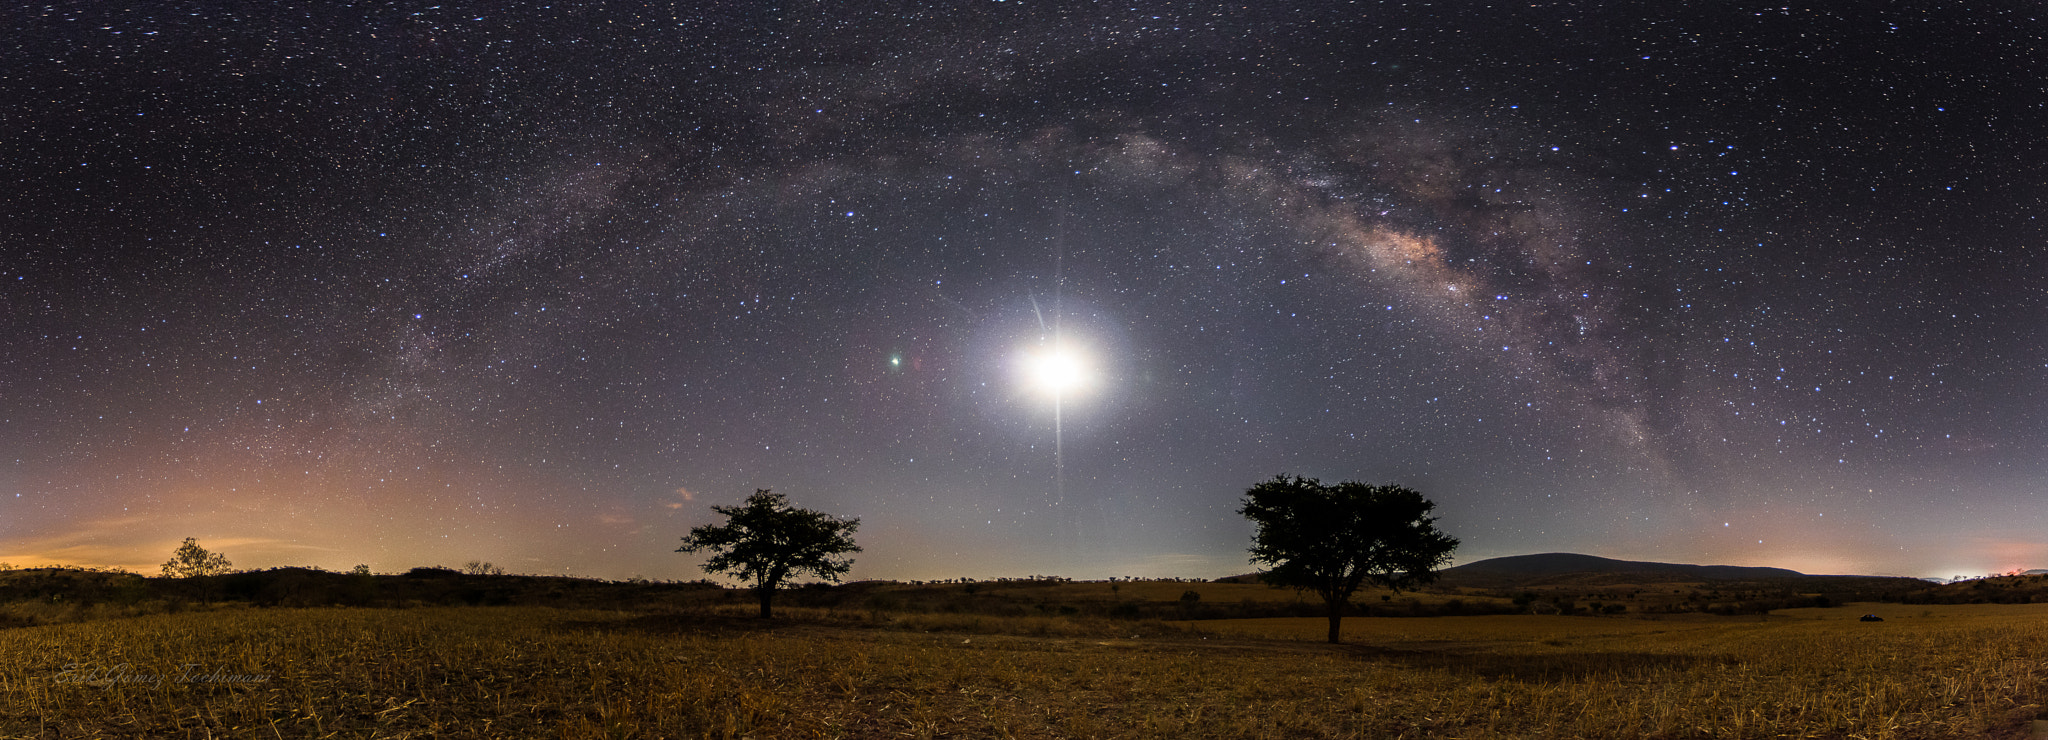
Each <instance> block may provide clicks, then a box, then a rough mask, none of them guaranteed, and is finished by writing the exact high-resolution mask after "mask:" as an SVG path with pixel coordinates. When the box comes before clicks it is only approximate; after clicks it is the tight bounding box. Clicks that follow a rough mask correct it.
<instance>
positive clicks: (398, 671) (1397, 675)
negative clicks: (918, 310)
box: [0, 605, 2048, 738]
mask: <svg viewBox="0 0 2048 740" xmlns="http://www.w3.org/2000/svg"><path fill="white" fill-rule="evenodd" d="M747 608H749V607H746V606H744V605H734V606H731V607H716V608H706V609H702V610H698V611H694V612H687V613H669V614H645V613H630V612H615V611H574V610H560V609H552V608H539V607H447V608H440V607H437V608H422V609H346V608H319V609H250V608H222V609H214V610H192V611H185V612H181V613H175V614H154V615H144V616H137V617H131V618H123V619H110V620H105V621H92V622H80V623H70V624H50V625H44V626H37V627H24V628H16V629H11V630H6V631H4V632H0V651H4V654H5V661H4V663H0V737H39V738H73V737H170V738H182V737H191V738H208V737H211V738H301V737H336V738H373V737H374V738H400V737H568V738H584V737H619V738H697V737H715V738H742V737H751V738H805V737H818V738H829V737H861V738H885V737H886V738H898V737H910V738H918V737H961V738H982V737H987V738H1053V737H1077V738H1086V737H1130V738H1180V737H1218V738H1302V737H1359V738H1398V737H1410V738H1415V737H1444V738H1464V737H1471V738H1496V737H1497V738H1508V737H1513V738H1641V737H1651V738H1777V737H1813V738H1956V737H2001V738H2026V737H2029V736H2030V734H2031V730H2030V727H2031V724H2030V723H2031V722H2032V721H2033V720H2035V719H2037V718H2042V717H2044V716H2048V711H2044V709H2043V704H2044V703H2048V696H2044V693H2048V606H2027V605H2019V606H1976V605H1971V606H1946V607H1945V606H1932V607H1902V606H1896V605H1872V606H1864V605H1851V606H1848V607H1841V608H1836V609H1812V610H1792V611H1790V612H1788V613H1786V614H1785V615H1782V616H1773V617H1770V618H1769V619H1760V618H1757V617H1747V618H1735V619H1718V618H1700V619H1689V620H1667V621H1655V620H1639V619H1613V618H1591V617H1540V616H1487V617H1444V618H1425V619H1362V618H1354V619H1348V620H1346V621H1345V628H1346V635H1347V639H1348V640H1350V641H1351V644H1348V645H1343V646H1330V645H1324V644H1320V643H1318V642H1316V640H1318V639H1320V637H1321V635H1322V630H1323V625H1322V623H1321V622H1320V620H1313V619H1275V620H1215V621H1205V622H1198V623H1188V624H1169V623H1163V622H1156V621H1125V620H1108V619H1085V618H1066V617H1058V616H1048V617H995V616H983V615H970V614H891V613H886V612H877V611H873V610H862V611H853V610H845V611H837V612H831V611H823V610H815V609H802V608H791V609H788V610H787V612H788V615H789V616H788V618H787V619H783V620H778V622H776V623H773V624H763V623H760V622H757V621H755V620H753V619H749V618H744V617H743V616H742V615H743V614H744V610H745V609H747ZM1865 611H1877V612H1880V613H1884V614H1885V615H1886V616H1887V621H1885V622H1883V623H1860V622H1857V621H1855V619H1854V617H1855V616H1856V615H1858V614H1861V613H1863V612H1865Z"/></svg>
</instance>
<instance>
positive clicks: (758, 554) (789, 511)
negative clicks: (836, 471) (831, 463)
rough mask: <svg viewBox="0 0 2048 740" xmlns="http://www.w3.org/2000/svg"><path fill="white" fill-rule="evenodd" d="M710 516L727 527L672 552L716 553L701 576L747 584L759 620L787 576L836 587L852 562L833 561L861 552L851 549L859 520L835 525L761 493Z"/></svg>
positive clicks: (689, 539)
mask: <svg viewBox="0 0 2048 740" xmlns="http://www.w3.org/2000/svg"><path fill="white" fill-rule="evenodd" d="M711 510H712V511H714V512H717V513H719V514H720V515H723V516H724V517H725V518H726V522H725V523H724V524H706V525H703V526H700V527H695V528H693V529H691V530H690V534H689V535H688V536H686V537H684V538H683V546H682V547H679V548H676V552H691V553H694V552H699V551H703V550H710V551H712V552H715V553H717V554H716V555H713V556H712V558H711V559H710V560H707V561H705V562H704V570H705V571H706V572H710V573H724V574H727V575H731V576H734V577H736V578H739V579H740V580H743V581H751V582H752V583H753V584H754V595H755V597H756V598H758V599H760V602H761V618H763V619H767V618H769V617H771V616H773V611H772V609H771V607H770V604H769V602H770V601H771V600H772V599H773V598H774V596H775V589H777V588H779V587H781V585H782V583H783V582H784V581H785V580H787V579H788V578H789V577H790V576H792V575H796V574H798V573H811V574H814V575H816V576H818V577H819V578H823V579H825V580H827V581H832V582H838V580H839V577H840V576H842V575H845V573H846V572H847V571H848V570H851V569H852V568H853V560H852V559H851V558H839V557H836V556H839V555H844V554H846V553H854V552H860V547H859V546H858V545H855V544H853V531H854V530H855V529H856V528H858V527H859V526H860V520H859V519H836V518H833V517H831V516H828V515H826V514H824V513H822V512H817V511H811V510H809V509H799V508H796V507H794V506H791V505H790V504H789V499H788V498H786V497H784V496H783V495H782V494H779V493H775V492H773V491H770V490H768V489H766V488H763V489H760V490H757V491H755V492H754V495H752V496H748V497H747V500H746V503H745V504H743V505H740V506H713V507H711Z"/></svg>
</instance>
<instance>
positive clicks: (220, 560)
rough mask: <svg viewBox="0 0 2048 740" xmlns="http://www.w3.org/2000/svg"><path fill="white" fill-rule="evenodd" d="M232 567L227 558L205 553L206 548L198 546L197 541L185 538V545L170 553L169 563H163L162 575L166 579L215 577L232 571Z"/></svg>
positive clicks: (218, 554) (214, 553)
mask: <svg viewBox="0 0 2048 740" xmlns="http://www.w3.org/2000/svg"><path fill="white" fill-rule="evenodd" d="M234 567H235V566H234V564H233V563H230V562H228V556H226V555H222V554H220V553H217V552H207V550H206V548H204V547H200V546H199V540H198V539H196V538H193V537H186V538H185V544H183V545H179V546H178V550H177V552H174V553H171V559H170V561H169V562H166V563H164V572H163V574H164V576H165V577H166V578H191V577H193V576H217V575H222V574H224V573H228V572H230V571H232V570H234Z"/></svg>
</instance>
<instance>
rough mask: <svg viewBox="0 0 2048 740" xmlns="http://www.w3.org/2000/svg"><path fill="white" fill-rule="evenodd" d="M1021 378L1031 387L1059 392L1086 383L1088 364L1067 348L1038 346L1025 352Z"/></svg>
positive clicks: (1078, 387)
mask: <svg viewBox="0 0 2048 740" xmlns="http://www.w3.org/2000/svg"><path fill="white" fill-rule="evenodd" d="M1024 378H1025V380H1026V382H1028V383H1029V384H1030V385H1031V386H1032V387H1033V388H1037V389H1039V390H1041V391H1045V392H1047V393H1052V394H1055V395H1058V394H1062V393H1066V392H1068V391H1073V390H1079V389H1080V388H1082V387H1083V386H1086V385H1087V384H1088V380H1089V373H1088V363H1087V362H1086V360H1085V359H1084V358H1082V356H1081V355H1080V353H1078V352H1075V351H1074V350H1073V349H1072V348H1069V347H1065V346H1061V345H1052V346H1048V347H1039V348H1037V349H1035V350H1030V351H1028V352H1026V353H1025V355H1024Z"/></svg>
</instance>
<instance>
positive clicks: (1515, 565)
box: [1441, 552, 1807, 581]
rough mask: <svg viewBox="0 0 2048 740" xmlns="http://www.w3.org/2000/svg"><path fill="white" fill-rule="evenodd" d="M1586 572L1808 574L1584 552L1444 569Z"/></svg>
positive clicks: (1474, 575) (1717, 577) (1509, 573)
mask: <svg viewBox="0 0 2048 740" xmlns="http://www.w3.org/2000/svg"><path fill="white" fill-rule="evenodd" d="M1585 573H1606V574H1634V573H1640V574H1646V575H1656V576H1660V577H1661V578H1660V580H1669V579H1672V578H1684V579H1697V580H1702V581H1754V580H1763V579H1771V578H1804V577H1807V574H1805V573H1801V572H1799V571H1796V570H1789V569H1786V568H1766V567H1759V566H1748V565H1689V564H1685V563H1653V562H1646V561H1640V560H1615V559H1613V558H1603V557H1599V556H1597V555H1581V554H1578V553H1571V552H1546V553H1539V554H1535V555H1510V556H1507V557H1502V558H1488V559H1486V560H1480V561H1477V562H1472V563H1466V564H1464V565H1460V566H1457V567H1454V568H1445V569H1444V570H1443V571H1441V575H1442V577H1443V578H1444V579H1445V580H1447V581H1459V580H1468V579H1474V580H1479V579H1483V580H1495V579H1501V578H1506V579H1510V580H1517V581H1521V580H1528V579H1534V578H1544V577H1549V576H1563V575H1576V574H1585Z"/></svg>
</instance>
